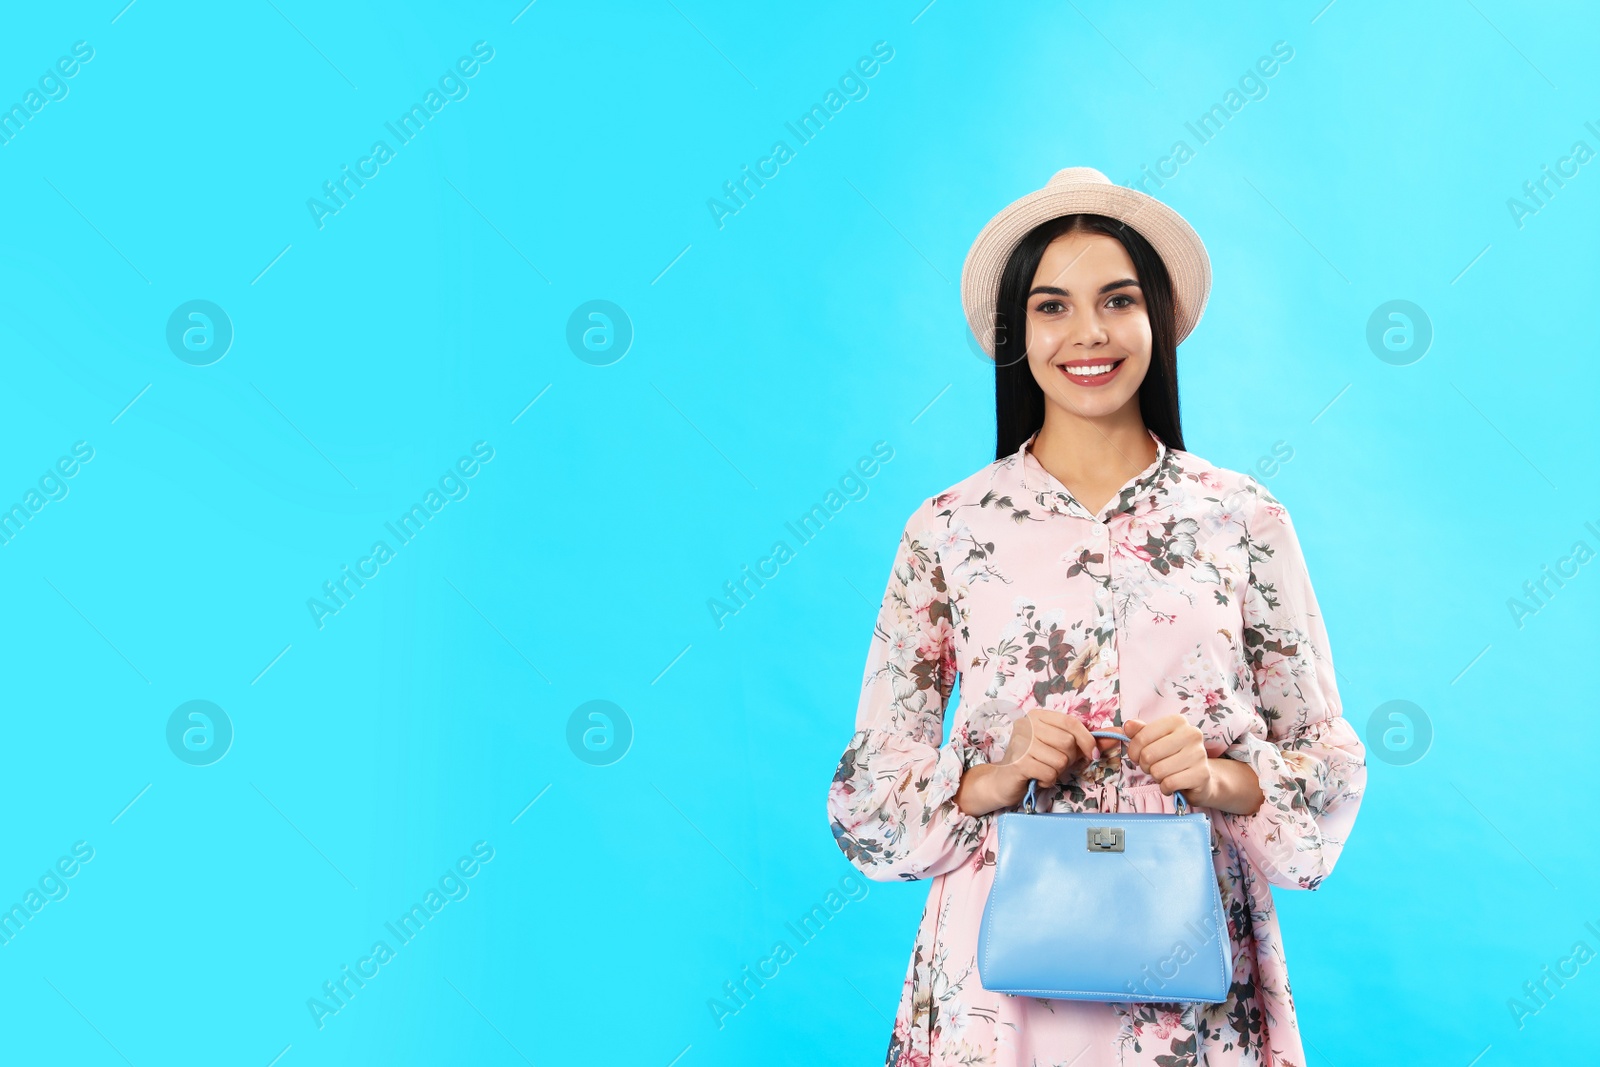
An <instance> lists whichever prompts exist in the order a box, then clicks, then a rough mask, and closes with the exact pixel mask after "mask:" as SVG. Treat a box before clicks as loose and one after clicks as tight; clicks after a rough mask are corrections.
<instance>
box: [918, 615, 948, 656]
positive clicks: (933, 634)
mask: <svg viewBox="0 0 1600 1067" xmlns="http://www.w3.org/2000/svg"><path fill="white" fill-rule="evenodd" d="M954 637H955V631H954V630H953V629H951V627H950V620H949V619H946V618H944V617H943V616H940V618H939V621H938V622H935V623H932V624H931V625H929V626H928V627H927V628H926V629H925V630H923V631H922V643H921V644H920V645H919V646H918V647H917V655H918V656H919V657H920V658H922V659H938V658H939V657H941V656H943V655H944V650H945V646H947V645H950V644H953V643H954Z"/></svg>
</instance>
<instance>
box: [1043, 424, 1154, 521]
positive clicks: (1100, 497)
mask: <svg viewBox="0 0 1600 1067" xmlns="http://www.w3.org/2000/svg"><path fill="white" fill-rule="evenodd" d="M1029 451H1030V452H1032V453H1033V457H1034V458H1035V459H1036V460H1038V461H1039V465H1040V466H1042V467H1043V468H1044V469H1045V470H1047V471H1049V472H1050V473H1051V474H1052V475H1053V476H1054V477H1055V479H1056V480H1057V481H1059V482H1060V483H1061V484H1062V485H1064V486H1066V487H1067V491H1068V492H1070V493H1071V494H1072V495H1073V497H1074V498H1075V499H1076V500H1077V501H1078V503H1080V504H1082V505H1083V506H1084V507H1086V508H1088V509H1089V510H1090V511H1091V512H1093V513H1095V514H1099V512H1100V509H1101V508H1103V507H1104V506H1105V505H1106V502H1107V501H1109V500H1110V499H1111V497H1112V494H1114V493H1116V492H1117V490H1119V489H1121V488H1122V487H1123V486H1124V485H1126V484H1127V483H1128V480H1129V479H1130V478H1132V477H1134V476H1135V475H1137V474H1138V473H1139V472H1140V471H1142V470H1144V469H1145V468H1146V467H1148V466H1150V464H1152V463H1154V462H1155V461H1156V456H1157V455H1159V451H1158V449H1157V448H1156V443H1155V441H1154V440H1153V439H1152V438H1151V436H1150V432H1149V431H1148V430H1147V429H1146V428H1145V425H1144V419H1143V418H1142V417H1140V415H1139V411H1138V405H1137V404H1129V405H1128V406H1127V407H1125V408H1123V409H1122V411H1119V412H1117V413H1116V414H1114V415H1108V416H1105V417H1103V418H1087V417H1085V416H1081V415H1073V414H1070V413H1068V412H1059V411H1057V410H1056V409H1054V408H1048V409H1046V412H1045V420H1044V426H1043V428H1042V429H1040V431H1039V436H1038V437H1036V438H1034V441H1033V444H1032V445H1031V446H1030V447H1029Z"/></svg>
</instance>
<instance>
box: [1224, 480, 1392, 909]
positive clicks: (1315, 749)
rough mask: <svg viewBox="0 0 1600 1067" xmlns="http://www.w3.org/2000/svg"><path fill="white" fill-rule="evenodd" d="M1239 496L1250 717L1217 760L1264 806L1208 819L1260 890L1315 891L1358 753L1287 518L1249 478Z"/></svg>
mask: <svg viewBox="0 0 1600 1067" xmlns="http://www.w3.org/2000/svg"><path fill="white" fill-rule="evenodd" d="M1246 490H1247V492H1248V493H1249V494H1250V496H1251V500H1250V502H1249V503H1247V504H1246V505H1245V512H1246V520H1245V528H1246V533H1245V538H1244V540H1245V545H1246V548H1247V549H1248V552H1249V559H1250V580H1249V584H1248V586H1247V588H1246V590H1245V594H1244V600H1243V604H1242V608H1243V614H1244V625H1243V637H1244V651H1245V656H1246V659H1247V660H1248V662H1249V664H1250V668H1251V673H1252V675H1253V677H1254V683H1255V696H1256V715H1255V716H1254V717H1253V718H1252V720H1251V724H1250V729H1249V730H1248V732H1246V733H1245V734H1244V735H1243V736H1241V737H1240V738H1239V739H1238V740H1237V741H1235V742H1234V743H1233V744H1231V745H1230V746H1229V747H1228V748H1227V749H1226V750H1225V751H1224V752H1223V753H1222V754H1223V755H1224V756H1226V757H1229V758H1231V759H1236V760H1239V761H1240V762H1243V763H1247V764H1249V765H1250V766H1251V767H1252V768H1254V769H1255V772H1256V776H1257V777H1258V778H1259V779H1260V782H1261V792H1262V794H1263V798H1264V799H1263V801H1262V804H1261V807H1260V808H1258V809H1257V810H1256V811H1255V812H1254V813H1252V814H1250V815H1235V814H1232V813H1228V812H1221V813H1217V814H1218V816H1219V818H1220V825H1221V826H1223V827H1224V828H1225V829H1226V830H1227V831H1228V833H1229V834H1230V835H1231V836H1232V838H1233V840H1234V843H1235V846H1236V847H1237V848H1239V849H1240V850H1241V851H1242V852H1244V854H1245V855H1246V857H1247V858H1248V859H1249V861H1250V862H1251V864H1252V866H1254V867H1255V869H1256V870H1257V871H1259V872H1260V873H1261V874H1262V875H1263V876H1264V877H1265V878H1266V880H1267V881H1268V883H1270V884H1271V885H1275V886H1280V887H1282V888H1285V889H1316V888H1317V886H1318V885H1320V884H1321V882H1322V880H1323V879H1324V878H1326V877H1327V876H1328V875H1329V874H1330V873H1332V871H1333V865H1334V863H1335V862H1336V861H1337V860H1338V858H1339V853H1340V852H1341V851H1342V850H1343V849H1344V843H1345V839H1346V838H1347V837H1348V836H1349V834H1350V829H1351V826H1352V825H1353V824H1354V823H1355V818H1356V811H1357V809H1358V808H1359V807H1360V806H1361V797H1362V794H1363V793H1364V791H1365V789H1366V782H1367V766H1366V750H1365V748H1364V747H1363V746H1362V743H1361V739H1360V737H1359V736H1358V735H1357V733H1356V731H1355V729H1354V727H1352V726H1351V724H1350V722H1349V720H1347V719H1346V718H1344V716H1343V714H1342V711H1341V704H1340V700H1339V691H1338V687H1337V685H1336V684H1335V682H1336V679H1335V675H1334V669H1333V657H1332V653H1331V650H1330V649H1329V646H1328V632H1327V629H1326V627H1325V626H1324V625H1323V621H1322V614H1321V612H1320V611H1319V610H1318V608H1317V598H1316V594H1315V593H1313V592H1312V589H1311V579H1310V576H1309V575H1308V574H1307V573H1306V563H1305V558H1304V556H1303V555H1302V554H1301V550H1300V542H1299V539H1298V538H1297V537H1296V535H1295V530H1294V525H1293V523H1291V522H1290V520H1289V513H1288V511H1287V510H1285V509H1284V507H1283V505H1282V504H1280V503H1279V502H1278V500H1277V499H1276V498H1275V497H1274V496H1273V495H1272V494H1271V493H1270V492H1268V491H1267V489H1266V488H1265V487H1264V486H1262V485H1261V483H1260V482H1258V481H1256V480H1255V479H1254V478H1249V479H1248V480H1247V483H1246Z"/></svg>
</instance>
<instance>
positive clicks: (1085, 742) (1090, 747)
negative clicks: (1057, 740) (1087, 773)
mask: <svg viewBox="0 0 1600 1067" xmlns="http://www.w3.org/2000/svg"><path fill="white" fill-rule="evenodd" d="M1067 730H1068V731H1069V732H1070V733H1071V734H1072V740H1073V742H1074V745H1075V747H1076V749H1077V752H1076V757H1077V758H1081V759H1083V760H1084V761H1087V760H1088V759H1089V758H1090V757H1091V756H1093V755H1094V752H1095V749H1096V747H1097V746H1096V744H1095V742H1096V740H1097V738H1096V737H1095V736H1094V735H1093V734H1091V733H1090V732H1089V728H1088V727H1087V726H1085V725H1084V724H1083V720H1082V719H1079V718H1077V717H1076V716H1074V717H1073V718H1072V719H1071V721H1070V722H1068V724H1067ZM1074 762H1077V759H1074Z"/></svg>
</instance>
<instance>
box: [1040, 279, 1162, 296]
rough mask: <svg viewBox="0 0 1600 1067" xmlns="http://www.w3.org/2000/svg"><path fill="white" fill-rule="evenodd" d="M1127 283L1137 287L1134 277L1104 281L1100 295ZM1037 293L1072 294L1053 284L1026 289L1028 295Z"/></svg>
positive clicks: (1052, 294) (1137, 283)
mask: <svg viewBox="0 0 1600 1067" xmlns="http://www.w3.org/2000/svg"><path fill="white" fill-rule="evenodd" d="M1128 285H1131V286H1133V287H1134V288H1135V289H1137V288H1138V287H1139V282H1138V281H1137V280H1136V279H1134V278H1122V279H1119V280H1118V281H1114V282H1106V283H1105V284H1104V285H1102V286H1101V287H1100V295H1102V296H1104V295H1105V294H1106V293H1109V292H1111V290H1113V289H1121V288H1123V287H1124V286H1128ZM1038 293H1049V294H1050V295H1051V296H1071V295H1072V294H1071V293H1069V292H1067V290H1065V289H1062V288H1060V287H1059V286H1055V285H1036V286H1034V287H1033V288H1032V289H1030V290H1029V291H1028V295H1029V296H1034V295H1036V294H1038Z"/></svg>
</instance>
